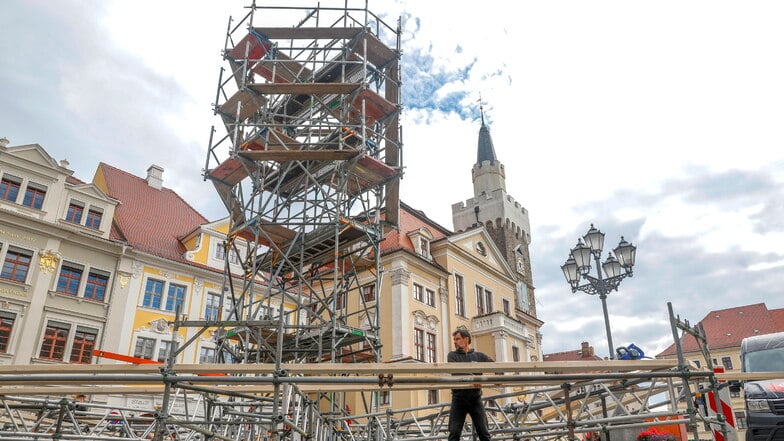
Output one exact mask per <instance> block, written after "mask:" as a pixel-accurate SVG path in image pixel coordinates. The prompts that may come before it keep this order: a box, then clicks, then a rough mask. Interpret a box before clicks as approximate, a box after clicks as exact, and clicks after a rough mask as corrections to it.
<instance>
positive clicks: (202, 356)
mask: <svg viewBox="0 0 784 441" xmlns="http://www.w3.org/2000/svg"><path fill="white" fill-rule="evenodd" d="M199 363H215V348H201V349H200V350H199Z"/></svg>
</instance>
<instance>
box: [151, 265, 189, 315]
mask: <svg viewBox="0 0 784 441" xmlns="http://www.w3.org/2000/svg"><path fill="white" fill-rule="evenodd" d="M151 279H152V280H155V281H158V282H163V293H162V296H161V306H160V308H156V307H154V306H152V305H150V306H147V305H145V304H144V294H145V293H146V292H147V283H148V281H149V280H151ZM171 285H177V286H183V287H185V296H184V297H183V299H182V311H180V312H181V313H182V314H187V315H189V316H190V311H189V310H188V306H189V302H188V300H189V299H190V296H192V295H193V286H192V285H191V284H190V283H188V282H183V281H181V280H175V279H168V278H166V277H160V276H155V275H152V274H150V275H146V276H145V277H144V280H143V281H142V285H141V290H140V292H139V307H140V308H144V309H147V310H150V311H160V312H162V313H164V314H174V313H175V312H176V310H177V306H176V303H175V304H174V305H175V306H174V309H172V310H171V311H169V310H168V309H166V303H167V301H168V299H169V287H170V286H171ZM175 302H176V300H175ZM199 313H200V314H202V313H203V311H200V312H199Z"/></svg>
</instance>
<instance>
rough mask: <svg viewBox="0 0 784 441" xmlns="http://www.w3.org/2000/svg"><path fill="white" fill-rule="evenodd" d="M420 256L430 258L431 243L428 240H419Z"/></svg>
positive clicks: (422, 238)
mask: <svg viewBox="0 0 784 441" xmlns="http://www.w3.org/2000/svg"><path fill="white" fill-rule="evenodd" d="M419 254H420V255H422V257H424V258H427V259H429V258H430V241H429V240H428V239H427V238H424V237H420V238H419Z"/></svg>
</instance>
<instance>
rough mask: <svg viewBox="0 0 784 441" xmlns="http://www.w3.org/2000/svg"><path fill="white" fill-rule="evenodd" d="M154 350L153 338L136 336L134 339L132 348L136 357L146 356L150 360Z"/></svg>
mask: <svg viewBox="0 0 784 441" xmlns="http://www.w3.org/2000/svg"><path fill="white" fill-rule="evenodd" d="M154 350H155V339H154V338H145V337H138V338H137V339H136V347H135V348H134V349H133V356H134V357H138V358H146V359H147V360H152V359H153V358H152V354H153V351H154Z"/></svg>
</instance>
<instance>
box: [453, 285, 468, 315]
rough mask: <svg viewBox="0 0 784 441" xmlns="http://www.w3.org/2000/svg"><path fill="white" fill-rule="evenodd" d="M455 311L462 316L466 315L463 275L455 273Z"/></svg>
mask: <svg viewBox="0 0 784 441" xmlns="http://www.w3.org/2000/svg"><path fill="white" fill-rule="evenodd" d="M455 312H456V313H457V315H459V316H460V317H465V316H466V312H465V283H464V281H463V276H460V275H457V274H455Z"/></svg>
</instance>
